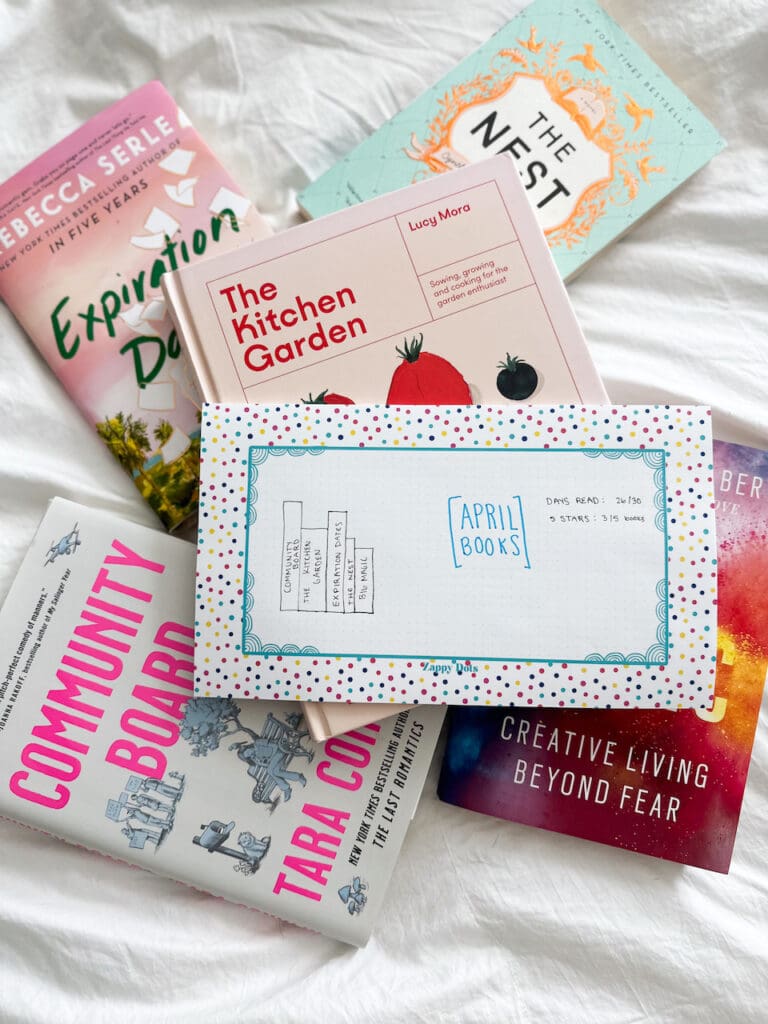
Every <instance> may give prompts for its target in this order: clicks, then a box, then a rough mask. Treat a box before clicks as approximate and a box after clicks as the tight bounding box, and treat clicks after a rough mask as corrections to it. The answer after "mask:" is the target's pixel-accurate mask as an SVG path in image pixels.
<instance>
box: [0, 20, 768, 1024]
mask: <svg viewBox="0 0 768 1024" xmlns="http://www.w3.org/2000/svg"><path fill="white" fill-rule="evenodd" d="M521 6H522V4H521V3H520V2H519V0H512V2H511V3H502V2H501V0H481V2H479V3H468V2H467V0H421V3H419V4H413V3H412V2H410V0H377V2H376V3H375V4H373V3H358V4H355V3H344V2H340V0H339V2H332V0H300V2H293V3H281V2H280V0H261V2H253V0H217V2H216V3H210V2H209V0H189V2H186V3H183V4H182V3H176V4H173V3H167V2H161V0H157V2H140V0H135V2H122V0H104V2H101V3H88V2H87V0H0V180H4V179H5V178H6V177H8V176H9V175H11V174H12V173H13V172H15V171H16V170H18V169H19V168H20V167H22V166H23V165H24V164H26V163H27V162H28V161H29V160H30V159H31V158H33V157H34V156H36V155H37V154H38V153H39V152H41V151H42V150H44V149H46V148H47V147H48V146H50V145H51V144H52V143H53V142H55V141H57V140H58V138H59V137H60V136H62V135H63V134H65V133H66V132H68V131H70V130H72V129H73V128H74V127H76V126H77V125H78V124H79V123H81V122H82V121H83V120H85V119H86V118H87V117H88V116H90V115H91V114H93V113H95V112H96V111H97V110H99V109H101V108H103V107H104V106H106V105H108V104H109V103H111V102H112V101H114V100H116V99H118V98H119V97H120V96H122V95H123V94H124V93H126V92H127V91H129V89H131V88H133V87H135V86H137V85H139V84H141V83H142V82H144V81H147V80H149V79H150V78H155V77H156V78H160V79H162V80H163V81H164V82H165V83H166V85H167V86H168V88H169V89H170V90H171V92H172V93H173V94H174V95H175V96H176V98H177V100H178V101H179V103H180V104H181V105H182V106H183V107H184V108H185V109H186V110H187V111H188V113H189V114H190V115H191V116H192V117H193V119H194V121H195V122H196V124H197V127H198V128H199V129H200V130H201V131H202V132H203V133H204V135H205V136H206V138H207V139H208V141H209V142H210V144H211V145H212V146H213V148H214V149H215V150H216V151H217V152H218V154H219V155H220V156H221V158H222V159H223V160H224V162H225V163H226V164H227V165H228V166H229V167H230V169H231V170H232V172H233V174H234V175H235V177H236V178H237V179H238V180H239V181H240V182H241V183H242V185H243V187H244V188H245V189H246V190H247V191H248V192H249V193H250V195H251V196H252V197H253V198H254V199H255V200H256V202H257V203H258V205H259V206H260V208H261V209H262V211H264V213H265V214H266V215H267V216H268V217H269V219H270V220H271V222H272V223H273V225H274V227H275V228H276V229H282V228H285V227H287V226H289V225H291V224H292V223H294V222H295V221H296V220H297V217H296V214H295V203H294V195H295V191H296V190H297V189H298V188H300V187H301V186H302V185H304V184H305V183H306V182H307V181H308V180H310V179H311V178H313V177H315V176H316V175H317V174H319V173H320V172H321V171H323V170H325V168H326V167H327V166H329V165H330V164H331V163H332V162H333V161H334V160H335V159H336V158H338V157H340V156H341V155H343V154H344V153H345V152H346V151H347V150H348V149H349V148H350V147H351V146H352V145H353V144H355V143H356V142H357V141H359V140H360V139H362V138H363V137H364V136H365V135H366V134H367V133H368V132H369V131H370V130H372V129H374V128H375V127H377V126H378V125H379V124H380V123H381V122H382V121H383V120H385V119H386V118H387V117H389V116H390V115H392V114H393V113H394V112H395V111H396V110H398V109H399V108H400V107H401V106H402V105H403V104H405V103H406V102H407V101H409V100H410V99H412V98H413V97H415V96H416V95H417V94H418V93H419V92H420V91H421V90H422V89H423V88H425V87H426V86H427V85H429V84H430V83H431V82H432V81H434V80H435V79H436V78H438V77H439V76H440V74H442V73H443V72H444V71H445V70H447V69H448V68H449V67H450V66H451V65H452V64H454V63H455V62H456V61H457V60H458V59H459V58H461V57H462V56H464V55H465V54H466V53H468V52H469V51H470V50H471V49H473V48H474V47H475V46H477V45H479V44H480V43H481V42H483V41H484V40H485V39H486V38H487V37H488V36H489V35H490V34H491V33H492V32H493V31H494V30H495V29H496V28H497V27H498V26H500V25H501V24H502V23H503V22H504V21H505V20H507V19H508V18H509V17H511V16H512V15H513V14H514V13H516V11H517V10H518V9H519V8H520V7H521ZM607 7H608V9H609V10H610V12H611V13H612V14H613V15H614V17H616V18H617V20H618V21H619V22H620V23H621V24H623V25H624V27H625V28H626V29H627V30H628V31H629V32H630V34H632V35H633V36H634V37H635V38H636V39H637V41H638V42H639V43H640V44H641V45H644V46H645V48H646V49H647V50H648V51H649V52H650V53H651V54H652V55H653V56H654V57H655V59H656V60H657V61H658V63H659V64H661V66H662V67H663V68H664V69H665V70H666V71H667V72H668V73H670V74H671V76H672V77H673V78H674V79H675V80H676V81H677V83H678V84H679V85H680V86H681V87H682V88H683V89H684V90H685V91H686V92H687V93H688V95H689V96H690V97H691V98H692V100H693V101H694V102H695V103H696V104H697V105H698V106H700V107H701V108H702V110H703V111H704V112H705V113H706V114H707V115H708V116H709V117H710V118H711V119H712V120H713V121H714V123H715V124H716V125H717V126H718V128H719V129H720V131H721V133H722V134H723V135H724V136H725V138H726V139H727V141H728V143H729V148H728V149H727V150H726V151H725V152H724V153H723V154H721V155H720V156H718V157H717V158H715V160H713V161H712V162H711V163H710V164H709V165H708V166H707V167H706V168H705V169H704V170H702V171H701V172H700V173H699V174H698V175H697V176H696V177H695V178H693V179H692V180H691V181H690V182H689V183H687V184H686V185H684V186H683V187H682V188H681V189H680V190H679V191H678V192H677V193H676V194H675V195H673V196H672V198H671V199H670V200H669V201H668V202H667V203H666V204H665V205H664V207H663V208H662V209H660V210H657V211H656V212H655V213H653V214H652V215H651V216H649V217H648V218H647V220H646V221H645V222H644V223H643V224H642V225H640V226H639V227H637V228H636V229H634V230H633V231H632V232H631V233H630V234H628V235H627V236H626V238H625V239H624V240H623V241H621V242H620V243H619V244H618V245H616V246H615V247H614V248H613V249H612V250H610V251H609V252H608V253H607V254H605V255H604V256H603V257H601V258H600V259H598V260H596V261H595V262H594V264H593V265H592V266H590V267H589V268H588V269H587V270H586V271H585V272H584V273H583V275H582V276H581V277H580V278H579V279H578V280H577V281H575V282H574V283H573V284H572V285H571V286H570V289H569V290H570V294H571V297H572V299H573V302H574V304H575V307H576V312H577V314H578V316H579V318H580V320H581V322H582V324H583V327H584V329H585V332H586V335H587V337H588V340H589V342H590V345H591V348H592V351H593V353H594V357H595V359H596V361H597V364H598V368H599V370H600V371H601V373H602V374H603V377H604V380H605V383H606V385H607V388H608V391H609V394H610V395H611V397H612V398H613V400H615V401H617V402H621V401H632V402H635V401H647V402H657V401H660V402H664V401H667V400H672V401H685V402H696V403H704V404H710V405H711V406H712V407H713V409H714V422H715V429H716V433H717V434H718V435H719V436H720V437H723V438H725V439H727V440H732V441H739V442H742V443H747V444H754V445H757V446H762V447H768V386H767V384H766V382H767V381H768V355H767V354H768V273H767V268H768V262H766V255H767V253H766V250H767V249H768V199H767V198H766V189H767V186H768V166H767V162H766V150H765V144H766V136H767V135H768V127H767V126H768V101H767V100H766V97H767V96H768V74H767V72H766V68H767V67H768V5H767V4H765V3H764V2H760V0H732V2H728V3H726V2H725V0H714V2H710V3H700V2H698V0H677V2H676V3H675V4H670V3H667V2H666V0H635V2H632V0H609V2H608V3H607ZM0 352H1V353H2V356H1V359H2V363H1V366H2V369H1V371H0V450H1V451H2V458H0V597H2V596H4V594H5V593H6V591H7V589H8V587H9V586H10V583H11V579H12V578H13V575H14V572H15V570H16V568H17V566H18V565H19V562H20V560H21V557H22V554H23V552H24V549H25V547H26V544H27V543H28V541H29V540H30V538H31V536H32V533H33V530H34V527H35V525H36V523H37V521H38V519H39V517H40V515H41V514H42V511H43V509H44V506H45V503H46V501H47V499H48V498H49V497H51V496H52V495H54V494H62V495H64V496H66V497H70V498H73V499H75V500H79V501H82V502H85V503H91V504H94V505H96V506H100V507H104V508H108V509H110V510H113V511H115V512H118V513H124V514H127V515H129V516H131V517H132V518H134V519H137V520H140V521H143V522H146V523H147V524H151V525H155V524H154V521H153V517H152V514H151V513H150V512H149V511H148V510H147V509H146V508H144V506H143V505H142V503H141V501H140V499H139V497H138V495H137V492H136V491H135V490H134V488H133V486H132V485H131V483H130V482H129V481H128V479H127V478H126V477H124V476H123V475H122V472H121V471H120V469H119V468H118V467H117V465H116V464H115V463H114V462H113V461H112V459H111V457H110V456H109V455H108V453H107V452H106V449H105V448H104V447H103V446H102V444H101V442H100V441H99V440H98V439H97V438H96V436H95V435H94V434H93V433H92V431H91V430H90V429H89V428H88V427H87V426H86V424H85V423H84V422H83V421H81V419H80V418H79V415H78V413H77V412H76V411H75V409H74V408H73V407H72V405H71V404H70V402H69V400H68V399H67V397H66V396H65V394H64V392H63V391H62V390H61V388H60V387H59V385H58V383H57V382H56V380H55V379H54V378H53V376H52V375H51V374H50V373H49V371H48V370H47V368H46V367H45V365H44V364H43V362H42V360H41V359H39V358H38V356H37V355H36V353H35V351H34V349H33V348H32V346H31V345H30V344H29V343H28V342H27V340H26V339H25V337H24V335H23V334H22V332H21V330H20V328H19V327H18V326H17V324H16V323H15V321H14V320H13V319H12V318H11V316H10V315H9V314H8V312H7V310H5V308H4V307H0ZM766 599H767V600H768V595H767V596H766ZM766 708H768V702H764V704H763V715H762V718H761V722H760V727H759V730H758V736H757V741H756V744H755V750H754V755H753V761H752V767H751V772H750V779H749V784H748V787H747V793H746V798H745V801H744V807H743V813H742V824H741V828H740V832H739V836H738V839H737V843H736V850H735V856H734V860H733V866H732V870H731V873H730V875H729V876H727V877H723V876H720V875H715V874H709V873H706V872H702V871H697V870H695V869H683V868H681V867H679V866H675V865H672V864H668V863H664V862H661V861H656V860H653V859H650V858H645V857H641V856H636V855H632V854H629V853H625V852H622V851H620V850H614V849H612V848H607V847H601V846H597V845H592V844H589V843H584V842H580V841H578V840H575V839H570V838H566V837H563V836H559V835H554V834H549V833H546V832H542V831H537V830H534V829H528V828H524V827H522V826H515V825H511V824H506V823H499V822H497V821H495V820H493V819H491V818H487V817H482V816H478V815H472V814H469V813H466V812H461V811H459V810H457V809H455V808H452V807H448V806H445V805H442V804H440V803H439V802H438V801H437V799H436V797H435V795H434V790H435V778H436V767H437V760H436V762H435V765H433V771H432V775H431V778H430V781H429V782H428V784H427V788H426V791H425V795H424V797H423V799H422V802H421V806H420V808H419V811H418V813H417V815H416V818H415V820H414V822H413V825H412V828H411V831H410V833H409V836H408V839H407V841H406V843H405V847H404V850H403V853H402V857H401V859H400V862H399V864H398V867H397V869H396V873H395V876H394V879H393V882H392V886H391V890H390V893H389V901H388V905H387V907H386V909H385V911H384V913H383V914H382V916H381V918H380V919H379V921H378V925H377V927H376V929H375V934H374V938H373V939H372V940H371V942H370V943H369V945H368V946H367V948H365V949H363V950H359V951H355V950H353V949H351V948H347V947H344V946H342V945H339V944H337V943H335V942H333V941H331V940H328V939H325V938H323V937H320V936H317V935H314V934H311V933H309V932H306V931H302V930H300V929H298V928H294V927H291V926H289V925H284V924H282V923H280V922H278V921H275V920H273V919H271V918H269V917H266V916H264V915H261V914H258V913H255V912H251V911H248V910H245V909H243V908H240V907H236V906H230V905H228V904H225V903H223V902H221V901H218V900H215V899H213V898H211V897H208V896H206V895H203V894H201V893H198V892H195V891H193V890H190V889H187V888H184V887H183V886H181V885H178V884H176V883H173V882H170V881H167V880H165V879H161V878H157V877H154V876H152V875H150V874H148V873H145V872H142V871H139V870H136V869H132V868H130V867H126V866H124V865H122V864H118V863H115V862H112V861H109V860H107V859H105V858H101V857H99V856H97V855H95V854H88V853H86V852H83V851H80V850H77V849H75V848H72V847H67V846H65V845H63V844H61V843H58V842H57V841H55V840H53V839H49V838H47V837H45V836H43V835H39V834H36V833H33V832H30V831H27V830H24V829H22V828H19V827H17V826H15V825H13V824H11V823H9V822H0V844H1V847H2V879H1V881H0V893H1V895H0V1021H2V1024H9V1022H15V1021H24V1022H41V1024H42V1022H44V1024H64V1022H69V1021H78V1022H79V1021H99V1022H100V1021H108V1022H109V1024H121V1022H123V1021H126V1022H127V1021H131V1022H134V1021H168V1022H180V1024H182V1022H183V1024H191V1022H198V1021H216V1022H218V1021H221V1022H230V1021H247V1022H261V1021H269V1022H271V1021H275V1022H280V1024H283V1022H286V1024H288V1022H294V1021H296V1022H299V1021H301V1022H305V1021H313V1022H317V1024H323V1022H326V1021H329V1022H337V1021H339V1022H350V1024H356V1022H376V1024H379V1022H385V1021H461V1022H464V1021H468V1022H494V1024H495V1022H497V1021H512V1022H529V1021H530V1022H537V1024H538V1022H541V1021H552V1022H561V1021H562V1022H567V1024H571V1022H574V1024H578V1022H585V1024H603V1022H610V1024H613V1022H622V1024H630V1022H631V1024H636V1022H641V1021H653V1022H674V1024H678V1022H683V1021H685V1022H687V1021H696V1022H712V1024H722V1022H730V1021H733V1022H738V1024H746V1022H752V1021H754V1022H758V1021H761V1022H764V1021H766V1020H768V863H767V858H766V851H767V847H768V728H767V726H768V722H766Z"/></svg>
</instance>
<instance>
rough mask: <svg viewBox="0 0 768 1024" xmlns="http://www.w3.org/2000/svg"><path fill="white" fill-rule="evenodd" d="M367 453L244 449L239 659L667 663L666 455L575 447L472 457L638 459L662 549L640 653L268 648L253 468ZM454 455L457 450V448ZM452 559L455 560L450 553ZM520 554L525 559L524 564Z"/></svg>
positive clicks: (327, 448) (428, 448)
mask: <svg viewBox="0 0 768 1024" xmlns="http://www.w3.org/2000/svg"><path fill="white" fill-rule="evenodd" d="M366 450H367V451H370V450H371V448H370V447H368V448H366V447H360V446H354V445H333V446H305V447H296V446H292V445H250V446H249V447H248V449H247V513H246V529H245V580H244V587H243V599H242V606H241V607H242V633H241V653H242V654H243V655H244V656H247V657H251V656H258V657H264V658H271V657H280V658H282V657H284V656H291V655H293V656H309V657H312V656H317V657H324V658H356V659H363V658H377V659H389V660H401V661H408V660H410V661H413V660H421V661H425V662H433V661H438V662H443V663H450V664H451V665H452V666H454V667H460V666H461V665H463V664H472V663H477V662H480V661H492V662H496V663H502V662H523V663H531V664H546V665H552V664H560V663H563V664H570V665H638V666H643V667H646V668H653V667H657V666H663V665H665V664H667V662H668V660H669V603H668V594H669V550H670V545H669V534H668V524H667V512H666V508H667V473H666V459H667V456H666V453H665V452H664V451H661V450H658V449H650V450H649V449H642V448H579V449H574V450H566V451H563V450H559V449H552V448H489V449H477V450H476V451H475V452H474V454H475V455H477V456H482V455H484V454H489V453H495V454H499V453H506V452H509V453H511V454H533V453H538V454H542V453H547V454H557V455H576V456H583V457H586V458H590V459H598V458H605V459H608V460H612V461H617V460H619V459H631V460H639V461H642V462H643V463H644V465H646V466H647V467H648V468H649V469H650V470H651V471H652V473H653V483H654V486H655V491H654V508H655V518H654V523H655V526H656V529H657V530H659V531H660V533H661V534H662V536H663V544H664V559H663V561H664V574H663V576H662V577H660V578H659V580H658V582H657V584H656V618H657V627H656V636H655V638H654V641H653V643H651V644H649V646H648V647H647V649H646V650H645V651H644V652H629V653H628V652H621V651H611V652H607V653H589V654H587V655H582V656H580V657H578V658H568V657H552V658H547V659H543V658H526V657H524V656H520V655H515V654H510V655H507V656H505V657H503V658H501V657H491V658H489V657H487V656H485V655H482V654H467V655H462V656H460V657H459V656H453V655H451V656H448V657H441V656H440V655H434V654H425V653H407V654H402V653H401V654H391V653H382V652H374V651H361V652H351V651H320V650H319V649H318V648H316V647H312V646H306V647H302V646H301V645H300V644H280V645H278V644H270V643H268V642H266V641H265V640H264V639H263V638H262V637H260V636H259V635H258V633H257V632H256V629H257V626H256V624H255V623H254V622H253V615H252V611H253V605H254V599H253V592H254V589H255V588H256V586H257V583H258V580H257V578H256V577H255V575H254V574H253V572H252V571H251V530H252V528H253V527H254V526H255V524H256V522H257V520H258V509H257V503H258V497H259V487H258V486H257V485H258V484H259V469H260V467H262V466H263V465H264V464H265V463H266V462H267V460H268V459H269V458H270V457H277V458H279V457H287V458H297V457H317V456H322V455H323V454H326V453H330V452H334V451H346V452H357V453H364V452H365V451H366ZM375 450H376V451H377V452H382V453H391V454H393V455H395V456H397V455H403V454H414V453H416V452H422V453H424V452H426V453H430V452H448V451H455V450H456V449H451V448H448V447H436V446H431V445H430V446H424V447H419V446H413V447H409V448H383V447H382V448H379V447H376V448H375ZM459 450H460V449H459ZM452 548H453V551H454V560H455V548H454V547H453V540H452ZM527 557H528V556H527V551H526V559H527Z"/></svg>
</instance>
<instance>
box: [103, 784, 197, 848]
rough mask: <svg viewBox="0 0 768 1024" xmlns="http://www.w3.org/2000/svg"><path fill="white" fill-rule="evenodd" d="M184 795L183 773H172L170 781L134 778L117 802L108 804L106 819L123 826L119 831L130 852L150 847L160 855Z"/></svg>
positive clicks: (108, 802) (110, 801) (109, 801)
mask: <svg viewBox="0 0 768 1024" xmlns="http://www.w3.org/2000/svg"><path fill="white" fill-rule="evenodd" d="M171 780H172V781H171ZM183 793H184V775H183V774H182V773H181V772H174V771H172V772H169V773H168V779H167V780H166V779H165V778H163V779H146V778H141V777H140V776H138V775H131V776H130V777H129V779H128V782H127V783H126V785H125V789H124V791H123V792H122V793H121V794H120V796H119V797H118V798H117V800H107V809H106V810H105V812H104V816H105V817H106V818H109V820H110V821H114V822H118V823H123V828H122V829H121V830H120V831H121V833H122V834H123V835H124V836H125V837H126V838H127V839H128V846H129V847H130V848H131V849H133V850H143V849H144V848H145V846H146V845H147V843H150V844H151V845H152V846H154V847H155V851H157V849H158V848H159V847H160V845H161V844H162V842H163V840H164V839H165V837H166V836H167V835H168V833H169V832H170V831H171V829H172V828H173V821H174V815H175V813H176V804H177V803H178V801H179V800H180V799H181V797H182V795H183ZM161 797H164V799H160V798H161Z"/></svg>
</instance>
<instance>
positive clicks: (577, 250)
mask: <svg viewBox="0 0 768 1024" xmlns="http://www.w3.org/2000/svg"><path fill="white" fill-rule="evenodd" d="M723 145H724V143H723V140H722V139H721V138H720V137H719V135H718V133H717V132H716V131H715V129H714V128H713V127H712V125H711V124H710V123H709V122H708V121H707V120H706V118H704V116H703V115H702V114H701V113H700V111H698V110H697V109H696V107H694V106H693V104H692V103H691V102H690V100H689V99H688V98H687V97H686V96H685V95H684V94H683V93H682V92H681V91H680V89H678V88H677V86H675V85H674V84H673V83H672V82H671V81H670V80H669V78H668V77H667V76H666V75H665V74H664V72H663V71H662V70H661V69H660V68H659V67H658V66H657V65H656V64H655V63H654V62H653V61H652V60H651V59H650V58H649V57H648V55H647V54H646V53H645V52H644V51H643V50H642V49H641V48H640V47H639V46H638V45H637V44H636V43H635V42H633V40H632V39H630V38H629V37H628V36H627V34H626V33H625V32H624V31H623V30H622V29H621V28H620V27H619V26H618V25H617V24H616V22H615V21H613V19H612V18H610V17H609V16H608V15H607V14H606V13H605V11H603V10H602V8H600V7H599V6H598V5H597V4H596V3H593V2H592V0H581V2H579V3H574V4H569V3H561V2H559V0H536V2H535V3H532V4H531V5H530V6H529V7H526V8H525V9H524V10H523V11H522V12H521V13H520V14H519V15H518V16H517V17H516V18H514V19H513V20H512V21H510V22H509V23H508V24H507V25H505V26H504V27H503V28H501V29H500V30H499V31H498V32H497V33H496V34H495V35H494V36H493V37H492V38H491V39H490V40H489V41H488V42H487V43H485V44H484V45H483V46H482V47H480V49H479V50H477V51H475V52H474V53H472V54H470V56H468V57H467V58H466V59H465V60H463V61H462V62H461V63H460V64H459V65H458V66H457V67H455V68H454V69H453V70H452V71H450V72H449V73H448V74H447V75H446V76H445V77H444V78H442V79H440V81H438V82H437V83H436V84H435V85H433V86H432V87H431V88H430V89H428V90H427V91H426V92H425V93H423V94H422V95H421V96H420V97H419V98H418V99H416V100H414V102H413V103H411V104H410V105H409V106H408V107H406V108H405V109H404V110H402V111H401V112H400V113H398V114H396V115H395V116H394V117H393V118H392V119H391V120H390V121H387V122H386V124H384V125H382V127H380V128H379V129H378V130H377V131H376V132H374V134H373V135H371V136H370V137H369V138H368V139H366V140H365V141H364V142H361V143H360V145H358V146H357V148H356V149H354V150H352V152H351V153H349V154H348V155H347V156H345V157H344V158H343V159H342V160H340V161H339V162H338V163H337V164H335V165H334V166H333V167H332V168H331V169H330V170H328V171H327V172H326V173H325V174H323V175H322V176H321V177H320V178H318V179H317V181H315V182H313V183H312V184H310V185H308V186H307V187H306V188H305V189H304V190H303V192H301V193H300V195H299V203H300V205H301V206H302V208H303V210H304V212H305V213H306V214H307V215H308V216H312V217H319V216H323V215H324V214H327V213H330V212H331V211H333V210H337V209H339V208H341V207H343V206H352V205H354V204H355V203H358V202H360V201H361V200H365V199H370V198H371V197H372V196H377V195H381V194H383V193H385V192H390V191H391V190H393V189H398V188H402V187H403V186H405V185H408V184H410V183H411V182H414V181H419V180H421V179H423V178H428V177H431V176H432V175H434V174H439V173H441V172H443V171H449V170H452V169H454V168H457V167H463V166H464V165H465V164H467V163H472V162H474V161H475V160H479V159H482V158H484V157H487V156H490V155H492V154H495V153H506V154H508V155H509V157H510V158H511V159H512V160H513V161H514V163H515V165H516V167H517V170H518V171H519V173H520V177H521V179H522V181H523V183H524V185H525V189H526V191H527V194H528V197H529V199H530V201H531V206H532V207H533V208H534V209H535V211H536V215H537V217H538V220H539V223H540V225H541V227H542V228H543V230H544V232H545V234H546V236H547V239H548V241H549V244H550V247H551V249H552V254H553V256H554V258H555V262H556V263H557V266H558V269H559V270H560V272H561V274H562V275H563V277H564V278H565V279H568V278H570V277H572V276H573V275H574V274H576V273H577V272H578V271H579V270H580V269H581V268H582V267H583V266H584V265H585V264H586V263H587V262H588V261H589V260H590V259H592V258H593V257H594V256H596V255H597V254H598V253H599V252H600V251H601V250H602V249H603V248H605V246H607V245H609V244H610V243H611V242H613V241H615V240H616V239H617V238H618V237H619V236H620V235H622V234H623V233H624V232H625V231H627V230H628V229H629V228H630V227H632V225H633V224H634V223H635V222H636V221H637V220H638V219H639V218H640V217H642V216H643V215H644V214H645V213H647V212H648V211H649V210H651V209H652V208H653V207H654V206H655V205H656V204H657V203H659V202H660V201H661V200H662V199H664V198H665V197H666V196H668V195H669V193H670V192H672V191H673V189H675V188H677V186H678V185H680V184H682V182H684V181H685V180H686V178H688V177H689V176H690V175H691V174H693V173H694V172H695V171H697V170H699V169H700V168H701V167H703V165H704V164H705V163H706V162H707V161H708V160H709V159H710V158H711V157H713V156H714V155H715V154H716V153H718V152H719V151H720V150H721V149H722V147H723Z"/></svg>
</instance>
